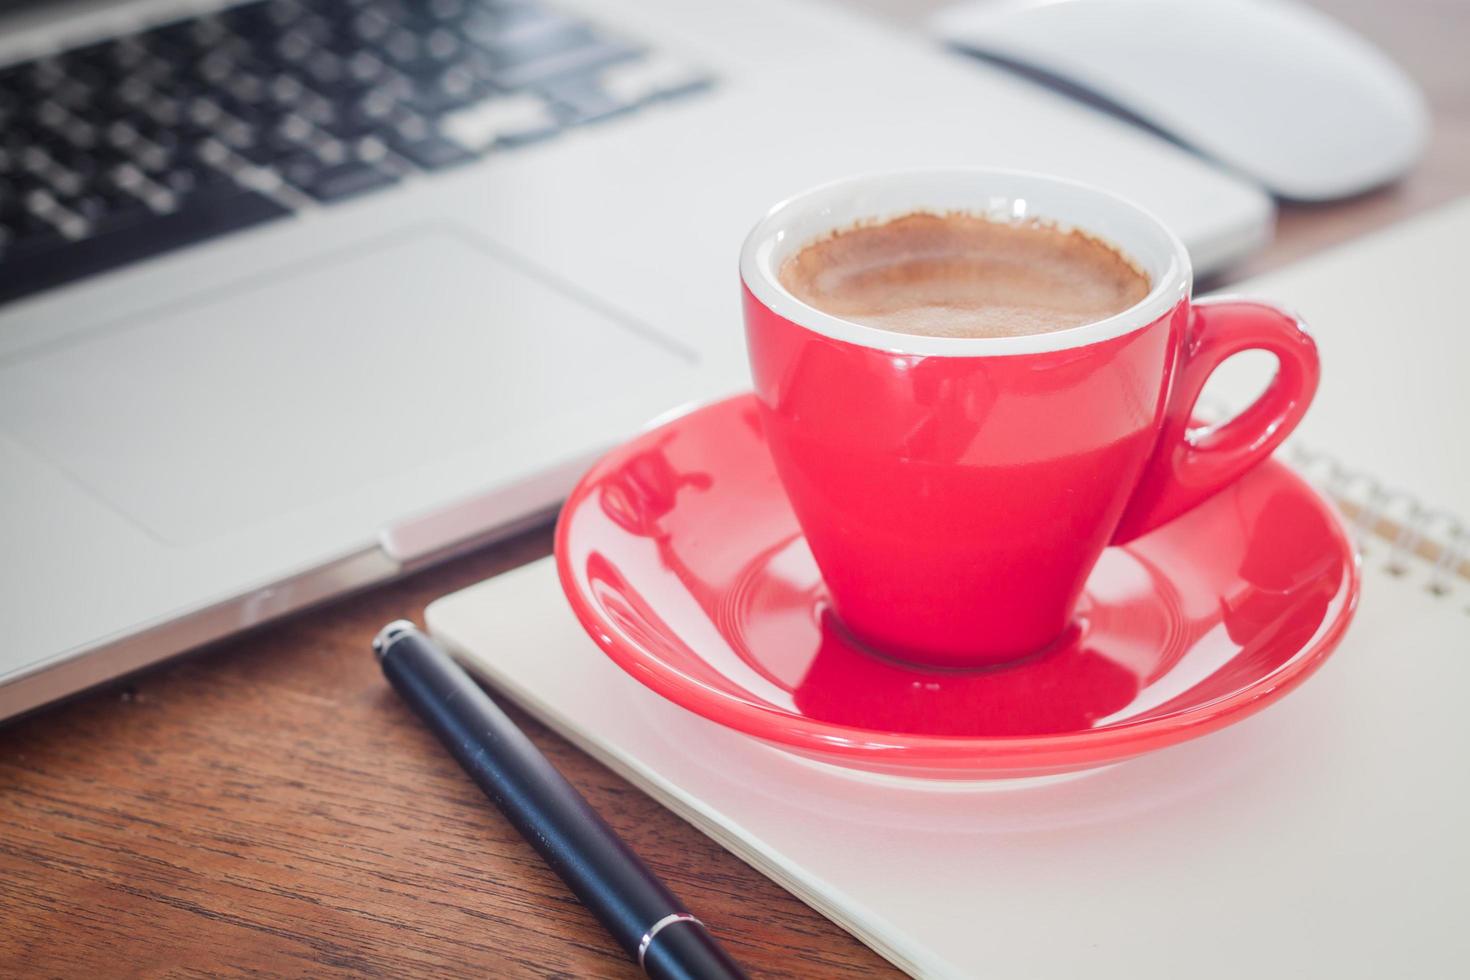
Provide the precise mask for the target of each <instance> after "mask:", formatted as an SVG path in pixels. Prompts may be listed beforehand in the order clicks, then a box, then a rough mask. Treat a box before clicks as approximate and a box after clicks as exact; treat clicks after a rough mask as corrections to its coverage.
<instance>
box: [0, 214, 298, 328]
mask: <svg viewBox="0 0 1470 980" xmlns="http://www.w3.org/2000/svg"><path fill="white" fill-rule="evenodd" d="M290 213H291V212H290V211H289V209H287V208H286V207H284V206H283V205H280V204H278V203H276V202H275V201H272V200H271V199H270V198H268V197H264V196H263V195H260V194H256V193H253V192H250V191H245V190H242V189H240V188H237V187H228V188H223V189H222V190H218V191H216V192H214V193H208V194H200V195H196V196H194V197H192V198H188V199H186V200H185V201H184V202H183V204H182V206H180V207H179V208H178V209H177V210H175V211H173V212H172V213H169V214H148V215H147V217H146V218H145V219H144V220H142V221H139V222H138V223H136V224H131V225H126V226H123V227H119V228H117V229H116V230H114V231H111V232H104V233H102V234H99V235H95V236H93V237H90V238H84V239H82V240H80V241H74V242H67V241H66V240H65V239H64V238H61V237H60V236H58V237H57V238H53V239H51V240H50V241H48V242H47V246H48V247H45V248H40V249H32V250H30V251H26V252H23V253H20V254H16V253H15V252H13V251H8V252H7V255H6V260H5V262H4V263H3V264H0V303H3V302H9V301H10V300H14V299H18V298H20V297H22V296H26V295H29V294H32V293H38V292H41V291H42V290H45V289H50V288H52V287H55V286H59V285H61V284H62V283H66V282H71V281H73V280H76V279H81V278H83V277H85V276H90V275H95V274H96V273H99V272H105V271H107V270H109V269H114V268H117V267H118V266H121V265H125V264H127V263H130V262H134V261H136V260H138V259H141V258H149V257H152V256H156V255H160V254H163V253H164V252H169V251H172V250H174V249H176V248H181V247H183V246H185V245H193V244H195V243H197V242H200V241H204V240H206V239H210V238H215V237H218V236H220V235H224V234H227V233H229V232H233V231H238V230H240V229H242V228H247V227H250V226H251V225H257V224H260V223H262V222H265V221H270V220H273V219H275V218H280V217H284V216H286V215H288V214H290Z"/></svg>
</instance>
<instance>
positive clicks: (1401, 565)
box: [1196, 401, 1470, 615]
mask: <svg viewBox="0 0 1470 980" xmlns="http://www.w3.org/2000/svg"><path fill="white" fill-rule="evenodd" d="M1233 414H1234V413H1233V412H1231V411H1229V410H1228V409H1227V408H1226V407H1225V406H1224V405H1223V404H1221V403H1218V402H1210V401H1202V402H1201V404H1200V405H1199V406H1197V408H1196V415H1197V416H1198V417H1199V418H1200V419H1201V420H1203V421H1206V422H1209V423H1214V422H1216V421H1218V420H1220V419H1224V418H1228V417H1230V416H1231V415H1233ZM1283 451H1284V454H1285V455H1286V457H1287V459H1288V461H1289V462H1290V463H1291V465H1292V466H1293V467H1295V468H1296V469H1297V470H1298V471H1299V472H1300V473H1301V474H1302V475H1303V476H1305V477H1306V478H1307V479H1308V480H1310V481H1311V482H1312V483H1314V484H1315V485H1317V486H1318V487H1320V488H1321V489H1322V490H1323V492H1325V493H1326V494H1327V495H1328V496H1330V497H1332V498H1333V499H1334V500H1335V501H1336V502H1337V503H1338V505H1339V507H1341V509H1342V510H1343V511H1344V513H1345V515H1346V516H1347V518H1348V522H1349V524H1350V525H1351V527H1352V530H1353V535H1354V538H1355V539H1356V542H1357V545H1358V550H1359V551H1360V552H1361V554H1362V555H1363V559H1364V561H1368V560H1372V561H1374V562H1375V563H1377V564H1379V565H1380V567H1382V568H1383V570H1384V571H1386V572H1387V573H1388V574H1390V575H1393V576H1395V577H1396V578H1404V579H1410V580H1417V581H1418V582H1419V584H1421V585H1422V587H1423V588H1424V589H1425V590H1427V591H1428V592H1430V593H1431V594H1433V595H1435V596H1439V597H1441V598H1445V599H1449V600H1451V601H1456V602H1459V603H1460V608H1461V611H1462V612H1464V613H1465V614H1466V615H1470V581H1467V579H1470V571H1467V566H1470V530H1467V529H1466V526H1465V523H1464V522H1463V521H1461V520H1460V519H1459V518H1458V517H1457V516H1456V515H1454V514H1451V513H1449V512H1448V511H1445V510H1435V509H1432V508H1429V507H1426V506H1425V505H1424V504H1423V503H1422V502H1421V501H1420V500H1419V499H1418V498H1416V497H1415V496H1414V495H1412V494H1410V493H1407V492H1405V491H1402V490H1398V489H1395V488H1392V487H1387V486H1385V485H1384V484H1383V483H1382V482H1380V481H1379V480H1377V479H1376V478H1374V477H1373V476H1371V475H1369V474H1367V473H1364V472H1362V471H1360V470H1353V469H1349V468H1348V467H1346V466H1344V465H1343V464H1342V463H1341V462H1340V461H1339V460H1337V459H1336V458H1334V457H1332V456H1329V455H1327V454H1325V453H1320V452H1316V451H1314V450H1312V449H1310V448H1308V447H1306V446H1303V445H1302V444H1301V443H1300V442H1299V441H1298V440H1296V439H1289V440H1287V442H1286V444H1285V445H1284V446H1283Z"/></svg>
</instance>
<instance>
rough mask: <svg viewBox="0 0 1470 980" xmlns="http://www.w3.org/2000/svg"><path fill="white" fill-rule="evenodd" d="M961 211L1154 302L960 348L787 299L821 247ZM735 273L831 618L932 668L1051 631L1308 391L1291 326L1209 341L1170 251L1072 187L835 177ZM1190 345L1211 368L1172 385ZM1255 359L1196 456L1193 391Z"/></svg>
mask: <svg viewBox="0 0 1470 980" xmlns="http://www.w3.org/2000/svg"><path fill="white" fill-rule="evenodd" d="M954 211H960V212H967V213H972V214H980V215H984V216H987V217H991V218H995V219H1000V220H1021V219H1041V220H1044V221H1048V222H1051V223H1055V224H1056V225H1058V226H1059V227H1062V228H1077V229H1081V230H1083V231H1085V232H1087V233H1089V234H1091V235H1093V236H1096V237H1097V238H1100V239H1102V240H1104V241H1106V242H1108V243H1110V244H1112V245H1114V246H1115V247H1117V248H1118V249H1119V250H1120V251H1122V252H1123V253H1124V254H1125V255H1126V256H1128V257H1129V258H1130V259H1131V260H1132V261H1133V262H1134V263H1135V264H1136V265H1137V266H1138V267H1139V268H1140V269H1141V270H1143V271H1144V272H1146V273H1147V274H1148V276H1149V281H1150V290H1149V293H1148V295H1147V296H1146V297H1145V298H1144V299H1143V300H1142V301H1141V302H1139V303H1138V304H1136V305H1135V306H1133V307H1131V308H1129V309H1128V310H1125V311H1124V312H1122V313H1119V314H1117V315H1114V316H1111V317H1108V318H1106V319H1103V320H1099V321H1097V322H1094V323H1090V324H1086V325H1084V326H1079V327H1072V328H1069V329H1063V330H1057V331H1052V332H1048V333H1041V334H1035V335H1030V336H1021V337H1002V338H955V337H933V336H914V335H908V334H899V333H893V332H889V331H885V330H881V329H877V328H874V327H869V326H864V325H861V324H857V323H854V322H851V321H847V320H843V319H841V318H838V317H835V316H831V315H829V314H826V313H823V312H822V311H820V310H817V309H814V308H813V307H810V306H807V305H806V304H804V303H802V302H800V301H799V300H797V299H796V298H795V297H793V296H792V295H791V294H790V293H789V292H787V291H786V290H785V289H784V288H783V287H782V286H781V284H780V281H779V279H778V276H777V273H778V271H779V269H780V267H781V263H782V262H783V261H784V260H785V259H786V258H787V257H789V256H790V255H792V254H793V253H794V252H796V251H798V250H800V249H801V248H803V247H804V246H805V245H806V244H808V243H810V242H812V241H814V240H816V239H817V238H819V237H821V236H823V235H825V234H828V233H830V232H833V231H836V230H841V229H844V228H848V227H851V226H853V225H854V224H856V223H858V222H861V221H875V220H876V221H882V220H887V219H891V218H895V217H899V216H902V215H905V214H910V213H913V212H933V213H947V212H954ZM741 278H742V281H743V284H744V290H743V294H744V312H745V326H746V337H747V344H748V349H749V356H750V364H751V370H752V375H753V379H754V383H755V390H756V394H757V397H758V399H759V401H760V405H761V413H762V421H763V424H764V427H765V432H766V437H767V440H768V442H769V445H770V448H771V453H772V457H773V460H774V463H775V466H776V470H777V473H778V474H779V476H780V478H781V481H782V483H783V485H784V487H785V489H786V491H787V494H788V496H789V498H790V501H791V504H792V508H793V510H794V512H795V514H796V517H797V519H798V521H799V522H800V524H801V527H802V530H803V532H804V534H805V537H806V540H807V543H808V545H809V546H810V548H811V551H812V554H813V557H814V558H815V559H816V562H817V565H818V567H819V568H820V570H821V573H822V576H823V579H824V581H825V584H826V586H827V588H828V590H829V592H830V595H831V600H832V604H833V608H834V610H835V611H836V613H837V616H838V617H839V619H840V620H841V622H842V624H843V625H844V626H845V627H846V629H848V630H849V631H851V633H852V634H853V635H854V636H855V637H857V638H858V639H859V640H861V641H863V642H864V643H865V644H867V645H868V646H870V647H872V648H875V649H876V650H878V651H881V652H883V653H885V654H887V655H890V656H893V657H897V658H900V659H905V660H912V661H917V662H922V663H926V664H930V665H937V666H952V667H974V666H985V665H992V664H998V663H1003V662H1006V661H1010V660H1013V659H1016V658H1018V657H1022V656H1026V655H1028V654H1031V653H1034V652H1035V651H1038V650H1040V649H1043V648H1045V647H1046V646H1047V645H1048V644H1051V643H1053V642H1054V641H1056V640H1057V639H1058V638H1059V637H1062V636H1064V634H1065V633H1066V631H1067V627H1068V625H1069V623H1070V622H1071V620H1072V616H1073V612H1074V609H1075V607H1076V604H1077V601H1078V598H1079V596H1080V595H1081V593H1082V589H1083V585H1084V583H1085V582H1086V579H1087V576H1088V573H1089V572H1090V571H1091V570H1092V568H1093V566H1094V565H1095V564H1096V562H1097V561H1098V558H1099V557H1100V555H1101V554H1102V551H1103V549H1104V548H1105V547H1106V546H1107V545H1108V544H1109V543H1118V542H1121V541H1123V540H1126V539H1128V538H1132V537H1135V536H1137V535H1138V534H1141V533H1144V532H1146V531H1147V530H1148V529H1149V528H1151V527H1153V526H1157V525H1158V524H1159V523H1162V522H1163V521H1165V520H1168V519H1169V518H1171V517H1173V516H1175V515H1176V514H1178V513H1180V512H1182V511H1183V510H1185V509H1187V508H1188V507H1190V506H1193V505H1194V504H1196V503H1198V502H1200V501H1202V500H1203V499H1205V498H1206V497H1208V496H1209V495H1210V494H1211V493H1213V492H1214V491H1215V490H1218V489H1219V488H1220V487H1221V486H1223V485H1225V484H1226V483H1228V482H1229V481H1230V480H1232V479H1234V478H1236V477H1238V476H1239V475H1240V474H1241V473H1243V472H1244V471H1245V470H1246V469H1248V468H1249V466H1251V465H1254V463H1255V462H1259V460H1260V459H1263V458H1265V456H1266V455H1268V454H1269V452H1270V450H1271V449H1272V448H1274V446H1275V445H1276V444H1277V443H1279V441H1280V439H1281V438H1283V437H1284V436H1285V435H1286V433H1287V432H1288V431H1289V430H1290V429H1291V427H1292V426H1294V424H1295V422H1296V420H1297V419H1298V418H1299V417H1300V414H1301V412H1303V411H1304V410H1305V406H1306V402H1307V401H1309V400H1310V397H1311V393H1312V390H1313V389H1314V387H1315V380H1316V361H1315V352H1314V349H1312V348H1311V346H1310V343H1311V342H1310V340H1309V339H1307V338H1306V337H1305V334H1302V333H1301V332H1300V328H1299V325H1298V324H1296V322H1295V320H1293V319H1291V318H1289V317H1286V316H1285V315H1284V314H1281V313H1279V311H1274V310H1271V309H1270V308H1267V307H1254V306H1252V307H1250V310H1249V311H1247V312H1244V313H1242V312H1241V311H1239V310H1224V309H1222V310H1221V311H1220V314H1219V316H1217V317H1216V319H1219V320H1221V321H1222V322H1221V324H1220V325H1218V326H1215V327H1214V328H1212V330H1211V331H1209V333H1208V334H1206V333H1204V332H1202V327H1203V326H1204V321H1203V320H1202V319H1200V318H1199V317H1198V316H1197V312H1198V311H1201V310H1204V309H1205V308H1206V307H1205V306H1200V307H1197V308H1195V307H1192V306H1191V303H1190V298H1189V292H1190V287H1191V272H1190V266H1189V259H1188V255H1187V253H1186V252H1185V250H1184V248H1183V246H1182V245H1181V244H1180V242H1179V241H1178V239H1177V238H1175V237H1174V236H1173V235H1172V234H1171V233H1170V232H1169V231H1168V229H1167V228H1165V227H1164V226H1163V225H1162V224H1160V223H1159V222H1158V221H1157V220H1156V219H1155V218H1153V217H1152V216H1151V215H1149V214H1148V213H1147V212H1144V211H1142V210H1141V209H1139V208H1137V207H1136V206H1134V205H1132V204H1130V203H1128V202H1126V201H1124V200H1122V199H1120V198H1117V197H1115V196H1113V195H1111V194H1108V193H1106V192H1103V191H1101V190H1098V189H1095V188H1091V187H1087V186H1085V185H1081V184H1077V183H1073V182H1070V181H1065V180H1059V179H1053V178H1049V177H1042V176H1037V175H1029V174H1019V173H1008V172H999V171H985V170H942V171H914V172H907V173H896V174H885V175H876V176H869V177H859V178H854V179H850V180H846V181H841V182H838V183H835V184H829V185H826V186H824V187H820V188H817V189H815V190H813V191H809V192H807V193H804V194H801V195H798V196H797V197H794V198H792V199H790V200H788V201H786V202H784V203H783V204H780V205H778V206H777V207H776V208H774V209H773V210H772V211H771V212H770V213H768V214H767V216H766V217H765V218H764V219H763V220H762V221H761V222H760V223H759V224H758V225H757V226H756V228H755V229H754V230H753V231H752V232H751V234H750V236H749V237H748V238H747V240H746V242H745V245H744V248H743V250H742V253H741ZM1273 318H1274V319H1273ZM1268 320H1269V321H1270V322H1269V323H1268V322H1267V321H1268ZM1225 321H1228V322H1225ZM1278 321H1281V322H1278ZM1293 333H1294V335H1293ZM1263 338H1264V339H1263ZM1196 341H1201V343H1202V346H1201V349H1202V350H1205V351H1206V352H1207V354H1208V356H1207V357H1205V358H1202V359H1201V360H1200V362H1199V363H1198V364H1196V365H1192V366H1191V367H1190V368H1189V369H1188V370H1186V369H1185V367H1184V365H1185V363H1186V362H1188V361H1190V360H1191V359H1192V358H1193V357H1194V356H1195V355H1194V353H1193V350H1194V346H1195V342H1196ZM1247 347H1266V348H1268V349H1271V350H1272V351H1273V353H1276V354H1277V356H1278V359H1279V360H1280V361H1281V363H1282V367H1283V370H1282V371H1281V372H1279V373H1278V377H1277V380H1276V381H1275V382H1273V384H1272V386H1271V387H1270V388H1268V390H1267V393H1266V394H1265V395H1263V396H1262V398H1261V401H1259V402H1258V403H1257V404H1256V405H1255V406H1253V407H1252V408H1251V409H1249V410H1247V412H1246V413H1244V414H1243V415H1242V416H1240V417H1239V418H1238V419H1237V420H1235V421H1234V422H1231V423H1229V424H1227V425H1226V426H1224V427H1223V428H1222V429H1221V430H1220V433H1219V434H1218V437H1217V440H1216V441H1217V442H1218V443H1219V445H1218V446H1215V447H1213V448H1212V447H1208V446H1198V445H1195V444H1193V443H1191V442H1190V441H1189V440H1190V438H1191V436H1190V435H1189V432H1188V429H1187V427H1188V424H1189V413H1190V410H1191V409H1192V408H1193V403H1194V400H1195V399H1196V398H1197V397H1198V393H1199V389H1200V388H1201V387H1203V383H1204V380H1205V379H1206V378H1207V377H1208V374H1209V373H1210V372H1211V371H1212V370H1213V368H1214V367H1215V366H1217V365H1218V363H1219V362H1220V361H1222V360H1224V359H1225V357H1227V356H1229V354H1230V353H1234V352H1236V351H1237V350H1240V349H1245V348H1247ZM1247 429H1249V431H1246V430H1247ZM1176 443H1177V446H1176V445H1175V444H1176Z"/></svg>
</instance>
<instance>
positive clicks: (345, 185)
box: [298, 161, 398, 202]
mask: <svg viewBox="0 0 1470 980" xmlns="http://www.w3.org/2000/svg"><path fill="white" fill-rule="evenodd" d="M397 179H398V178H397V177H395V176H394V175H393V174H391V173H389V172H388V171H386V170H382V169H379V168H378V167H374V166H373V165H371V164H368V163H360V162H357V161H347V162H345V163H339V164H337V165H335V166H331V167H326V168H324V169H322V170H319V171H317V173H316V174H315V175H314V176H313V177H312V178H310V179H309V180H306V181H305V182H304V183H302V184H300V185H298V186H300V188H301V189H302V190H304V191H306V193H308V194H310V195H311V196H312V197H314V198H316V199H317V200H318V201H323V202H333V201H341V200H344V199H346V198H349V197H356V196H357V195H359V194H364V193H367V192H368V191H375V190H379V189H380V188H383V187H387V186H388V185H390V184H393V183H395V182H396V181H397Z"/></svg>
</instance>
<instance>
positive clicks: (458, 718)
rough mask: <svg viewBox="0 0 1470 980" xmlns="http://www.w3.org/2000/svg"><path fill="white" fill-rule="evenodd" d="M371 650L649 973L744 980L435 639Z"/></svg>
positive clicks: (400, 635)
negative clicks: (740, 979) (738, 978)
mask: <svg viewBox="0 0 1470 980" xmlns="http://www.w3.org/2000/svg"><path fill="white" fill-rule="evenodd" d="M373 652H374V653H376V654H377V655H378V661H379V662H380V663H381V664H382V667H383V673H384V674H386V675H387V677H388V680H389V681H390V682H391V683H392V684H393V687H394V688H395V689H396V690H397V691H398V693H399V694H400V695H401V696H402V697H403V699H404V700H405V701H407V702H408V703H409V705H410V707H412V708H413V710H414V711H415V712H416V713H417V714H418V716H419V717H420V718H422V719H423V720H424V723H425V724H427V725H428V726H429V728H431V729H432V730H433V732H434V734H435V735H437V736H438V737H439V741H441V742H443V743H444V746H445V747H446V748H447V749H449V751H450V753H451V754H452V755H453V756H454V758H455V759H456V760H458V761H459V764H460V765H461V766H463V767H464V770H465V772H467V773H469V774H470V778H471V779H473V780H474V781H475V782H476V783H477V784H478V785H479V787H480V789H482V790H484V791H485V795H486V796H488V797H490V799H491V800H493V801H494V802H495V805H496V806H498V807H499V808H500V809H501V811H502V812H503V813H504V814H505V815H506V817H508V818H509V819H510V822H511V824H513V825H514V826H515V828H516V830H518V831H520V834H521V836H522V837H524V838H525V839H526V840H527V841H529V842H530V844H531V846H533V847H535V848H536V850H537V851H539V852H540V853H541V856H542V858H544V859H545V860H546V863H547V864H549V865H550V866H551V868H552V870H553V871H555V872H556V873H557V874H558V875H560V876H561V879H562V880H563V881H565V882H566V883H567V884H568V885H569V886H570V887H571V889H572V891H573V892H575V893H576V895H577V897H578V898H579V899H581V900H582V902H583V904H585V905H586V906H587V907H588V908H589V909H591V910H592V913H593V914H594V915H596V916H597V918H598V920H599V921H601V922H602V924H603V925H604V926H606V927H607V931H608V932H610V933H612V935H613V938H614V939H616V940H617V941H618V945H619V946H622V947H623V950H624V951H625V952H626V953H627V954H628V955H629V956H630V957H631V958H632V959H633V960H634V961H636V962H637V964H638V966H639V967H640V968H641V969H642V970H643V972H644V973H646V974H648V975H649V976H650V977H655V978H665V977H667V978H711V980H720V978H725V977H744V976H745V974H744V972H743V971H742V970H741V969H740V967H739V966H737V965H736V964H735V961H734V960H732V959H730V957H729V955H728V954H727V953H726V952H725V951H724V950H723V949H722V948H720V946H719V944H718V943H716V942H715V940H714V937H713V936H711V935H710V934H709V932H708V931H707V930H706V929H705V927H704V924H703V923H702V922H700V921H699V920H698V919H696V918H695V917H694V916H692V915H690V914H689V911H688V909H686V908H685V907H684V905H683V904H682V903H681V902H680V901H679V900H678V899H677V898H675V897H674V896H673V894H672V893H671V892H670V891H669V890H668V888H666V887H665V886H664V884H663V882H661V881H659V880H658V879H657V878H655V877H654V875H653V872H652V871H649V870H648V867H647V866H646V865H644V863H643V862H642V861H640V860H639V859H638V856H637V855H636V854H634V853H633V851H632V850H631V849H630V848H629V847H628V845H627V844H625V843H623V841H622V839H621V838H619V837H618V835H617V834H615V833H614V832H613V829H612V828H611V827H609V826H608V825H607V823H606V821H604V820H603V819H602V817H600V816H598V814H597V811H596V810H594V809H592V807H591V805H590V804H588V802H587V801H586V800H585V799H583V798H582V795H581V794H580V793H578V792H577V791H576V790H575V789H573V788H572V784H571V783H569V782H567V781H566V778H565V777H564V776H562V774H561V773H560V772H558V771H557V770H556V767H555V766H553V765H552V764H551V763H550V762H548V761H547V759H546V757H545V756H544V755H542V754H541V753H540V752H539V751H538V750H537V748H536V746H534V745H532V744H531V741H530V739H528V738H526V736H525V733H524V732H522V731H521V730H520V729H519V728H517V727H516V725H515V723H514V722H512V721H511V720H510V719H509V718H508V717H506V715H505V712H503V711H501V710H500V708H499V707H498V706H497V705H496V704H495V702H494V701H492V700H490V697H489V695H487V694H486V693H485V692H484V691H483V690H481V689H480V686H479V685H478V684H476V683H475V682H474V681H473V680H472V679H471V678H470V675H469V674H467V673H465V671H464V669H463V668H461V667H460V666H459V664H457V663H455V662H454V661H453V660H451V659H450V657H449V655H448V654H446V653H444V651H443V650H441V649H439V647H438V646H437V645H436V644H435V643H434V642H433V641H432V640H430V639H429V638H428V637H427V636H425V635H424V634H423V633H421V632H419V630H418V629H417V628H416V627H415V626H414V625H413V624H412V623H410V622H407V621H405V620H401V619H400V620H398V621H396V622H392V623H389V624H388V625H387V626H384V627H383V629H382V630H381V631H380V632H379V633H378V635H377V637H376V638H374V640H373Z"/></svg>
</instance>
